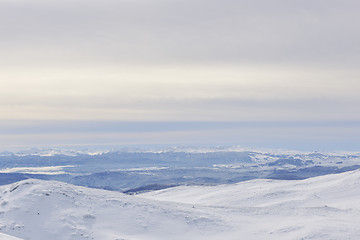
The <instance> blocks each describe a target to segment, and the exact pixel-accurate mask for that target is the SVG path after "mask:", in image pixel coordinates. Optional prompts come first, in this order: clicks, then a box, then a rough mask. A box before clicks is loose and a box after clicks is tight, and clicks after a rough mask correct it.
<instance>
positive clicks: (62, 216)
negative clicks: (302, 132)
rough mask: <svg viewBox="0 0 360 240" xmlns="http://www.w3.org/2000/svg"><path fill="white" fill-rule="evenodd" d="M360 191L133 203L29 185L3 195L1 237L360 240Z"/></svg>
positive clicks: (182, 190)
mask: <svg viewBox="0 0 360 240" xmlns="http://www.w3.org/2000/svg"><path fill="white" fill-rule="evenodd" d="M359 184H360V171H352V172H346V173H341V174H334V175H327V176H321V177H316V178H311V179H307V180H296V181H295V180H294V181H280V180H251V181H247V182H241V183H238V184H231V185H219V186H212V187H209V186H188V187H186V186H181V187H175V188H170V189H166V190H160V191H156V192H148V193H144V194H138V195H130V196H129V195H125V194H122V193H119V192H111V191H105V190H99V189H88V188H84V187H79V186H74V185H70V184H66V183H61V182H55V181H41V180H25V181H21V182H17V183H13V184H10V185H6V186H1V187H0V197H1V198H0V232H1V233H3V234H8V235H10V236H14V237H18V238H21V239H36V240H42V239H53V240H57V239H101V240H107V239H112V240H115V239H130V240H131V239H134V240H138V239H144V240H145V239H146V240H147V239H230V240H231V239H249V240H251V239H358V236H360V226H359V224H358V223H359V222H360V200H359V199H360V188H359ZM0 239H6V238H2V235H0ZM9 239H11V238H9Z"/></svg>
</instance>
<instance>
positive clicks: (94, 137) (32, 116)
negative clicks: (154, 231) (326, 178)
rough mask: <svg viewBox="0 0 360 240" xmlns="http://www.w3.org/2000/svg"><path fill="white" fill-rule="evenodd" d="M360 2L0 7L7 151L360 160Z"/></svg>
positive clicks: (16, 0)
mask: <svg viewBox="0 0 360 240" xmlns="http://www.w3.org/2000/svg"><path fill="white" fill-rule="evenodd" d="M359 9H360V2H359V1H356V0H343V1H338V0H337V1H334V0H326V1H325V0H311V1H310V0H303V1H299V0H297V1H295V0H273V1H268V0H251V1H250V0H223V1H218V0H217V1H215V0H191V1H189V0H166V1H165V0H104V1H94V0H86V1H85V0H72V1H69V0H61V1H60V0H52V1H44V0H31V1H25V0H1V1H0V33H1V37H0V111H1V115H0V145H1V146H2V147H1V149H10V148H14V147H29V146H46V145H51V146H55V145H59V146H61V145H67V146H71V145H91V144H94V145H96V144H100V145H116V144H119V145H123V144H175V145H176V144H220V145H221V144H234V145H237V144H240V145H244V146H261V147H274V148H292V149H306V150H354V151H356V150H359V147H360V144H359V140H360V137H359V135H360V111H358V109H359V107H358V106H360V94H359V90H360V80H359V77H360V69H358V66H359V63H360V45H359V44H358V43H359V42H360V25H359V24H358V23H359V22H360V15H359V14H358V12H359Z"/></svg>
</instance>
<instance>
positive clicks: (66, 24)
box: [0, 0, 360, 65]
mask: <svg viewBox="0 0 360 240" xmlns="http://www.w3.org/2000/svg"><path fill="white" fill-rule="evenodd" d="M0 6H1V8H0V20H1V21H0V22H1V23H0V30H1V32H2V38H1V42H2V46H3V47H1V49H0V50H1V51H4V52H5V53H7V60H8V61H9V60H10V61H11V60H12V61H13V62H16V61H19V62H21V60H19V57H22V58H23V61H25V62H26V61H29V60H30V59H33V60H34V61H39V62H40V63H46V62H47V61H49V60H50V61H54V62H64V63H65V64H66V62H78V61H84V62H91V63H94V64H101V63H104V62H105V63H144V64H146V63H174V64H185V63H197V64H202V63H214V62H215V63H249V62H252V63H281V64H303V65H306V64H320V65H321V64H325V65H327V64H328V65H334V64H342V65H345V64H346V65H349V64H354V65H355V62H357V61H358V60H360V59H359V54H358V52H359V50H360V49H359V45H358V44H357V43H358V42H359V40H360V39H359V37H360V34H359V32H360V31H359V30H360V29H359V25H358V24H357V22H359V20H360V16H359V15H358V12H357V9H359V7H360V4H359V3H358V1H354V0H348V1H341V2H340V1H320V0H315V1H284V0H282V1H280V0H276V1H265V0H259V1H234V0H227V1H209V0H208V1H204V0H193V1H177V0H173V1H158V0H154V1H101V2H100V1H74V2H70V1H64V2H60V1H58V0H56V1H48V2H42V1H32V2H26V3H25V2H20V3H16V2H14V3H9V2H5V3H1V5H0ZM12 56H13V58H12ZM1 61H2V62H6V59H5V58H4V57H2V58H1Z"/></svg>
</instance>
